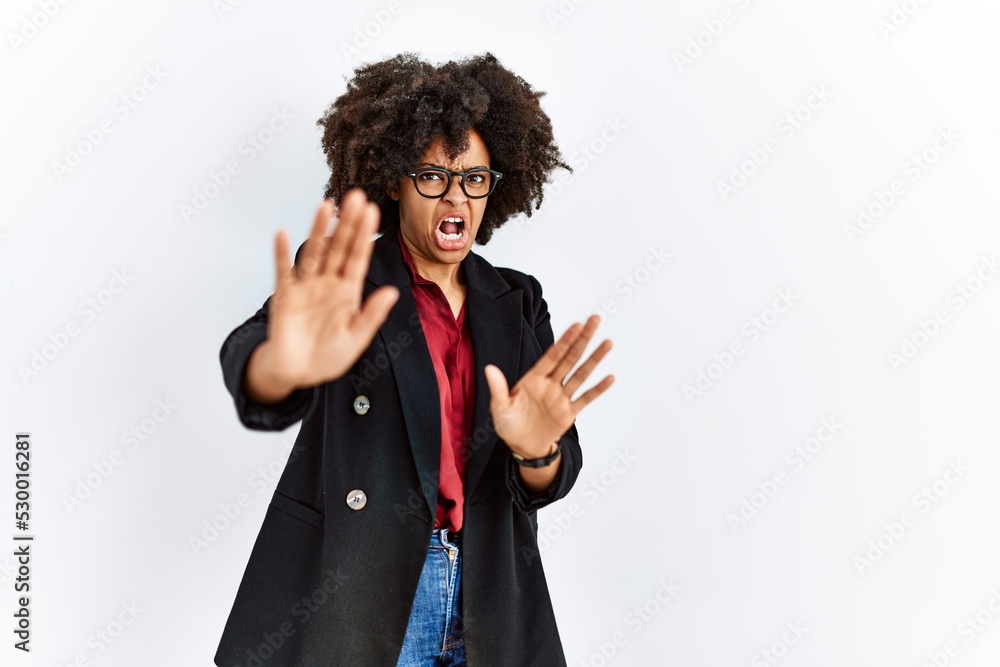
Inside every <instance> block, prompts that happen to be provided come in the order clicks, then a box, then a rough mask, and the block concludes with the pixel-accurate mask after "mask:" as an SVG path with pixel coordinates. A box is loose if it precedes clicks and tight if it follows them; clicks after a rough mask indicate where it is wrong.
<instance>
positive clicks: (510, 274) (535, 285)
mask: <svg viewBox="0 0 1000 667" xmlns="http://www.w3.org/2000/svg"><path fill="white" fill-rule="evenodd" d="M493 268H494V269H495V270H496V272H497V273H498V274H500V277H501V278H503V279H504V282H506V283H507V284H508V285H510V288H511V289H512V290H518V289H519V290H521V291H523V292H525V293H526V295H527V296H529V297H532V298H534V297H535V296H536V295H537V296H538V297H541V294H542V286H541V284H540V283H539V282H538V279H537V278H535V277H534V276H533V275H531V274H528V273H525V272H524V271H518V270H517V269H511V268H508V267H505V266H495V267H493Z"/></svg>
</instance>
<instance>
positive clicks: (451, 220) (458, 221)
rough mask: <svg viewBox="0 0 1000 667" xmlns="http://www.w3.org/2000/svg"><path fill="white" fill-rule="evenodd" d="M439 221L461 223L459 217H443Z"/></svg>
mask: <svg viewBox="0 0 1000 667" xmlns="http://www.w3.org/2000/svg"><path fill="white" fill-rule="evenodd" d="M441 222H457V223H461V222H462V219H461V218H445V219H444V220H442V221H441Z"/></svg>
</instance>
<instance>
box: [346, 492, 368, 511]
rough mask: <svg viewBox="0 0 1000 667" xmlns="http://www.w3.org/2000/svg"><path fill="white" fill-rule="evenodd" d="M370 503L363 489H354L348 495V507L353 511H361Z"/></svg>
mask: <svg viewBox="0 0 1000 667" xmlns="http://www.w3.org/2000/svg"><path fill="white" fill-rule="evenodd" d="M367 502H368V496H366V495H365V492H364V491H362V490H361V489H354V490H353V491H351V492H350V493H348V494H347V506H348V507H350V508H351V509H352V510H359V509H361V508H362V507H364V506H365V503H367Z"/></svg>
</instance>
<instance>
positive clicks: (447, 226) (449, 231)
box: [438, 215, 465, 239]
mask: <svg viewBox="0 0 1000 667" xmlns="http://www.w3.org/2000/svg"><path fill="white" fill-rule="evenodd" d="M464 228H465V220H463V219H462V218H460V217H458V216H457V215H452V216H448V217H447V218H444V219H443V220H442V221H441V222H440V224H438V230H439V231H440V232H441V233H442V234H444V237H445V238H446V239H458V238H460V237H461V236H462V230H463V229H464Z"/></svg>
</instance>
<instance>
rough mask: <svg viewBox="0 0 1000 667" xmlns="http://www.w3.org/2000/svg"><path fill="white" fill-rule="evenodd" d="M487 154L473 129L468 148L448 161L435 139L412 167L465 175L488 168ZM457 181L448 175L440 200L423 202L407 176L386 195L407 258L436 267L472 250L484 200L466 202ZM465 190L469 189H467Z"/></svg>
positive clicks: (457, 258) (484, 146) (425, 199)
mask: <svg viewBox="0 0 1000 667" xmlns="http://www.w3.org/2000/svg"><path fill="white" fill-rule="evenodd" d="M489 166H490V153H489V151H488V150H487V149H486V144H485V143H484V142H483V138H482V137H481V136H480V135H479V133H478V132H476V131H475V130H471V131H470V133H469V148H468V150H466V151H465V152H464V153H462V154H461V155H459V156H457V157H456V158H455V159H454V160H448V158H447V156H446V155H445V151H444V142H443V139H442V137H438V138H436V139H435V140H434V141H432V142H431V144H430V145H429V146H428V147H427V150H426V151H424V154H423V155H422V156H421V158H420V160H419V161H418V163H417V164H415V165H413V167H414V168H415V169H416V168H419V167H443V168H444V169H448V170H450V171H465V170H466V169H471V168H473V167H487V168H488V167H489ZM460 180H461V179H460V178H459V177H458V176H453V177H452V179H451V187H450V188H448V191H447V192H445V194H444V196H443V197H439V198H436V199H430V198H427V197H424V196H423V195H421V194H420V193H419V192H417V188H416V186H415V185H414V183H413V180H412V179H410V178H409V177H408V176H402V177H400V179H399V180H398V181H397V182H396V184H395V187H394V188H390V189H389V196H390V197H392V198H393V199H395V200H396V201H398V202H399V227H400V230H401V231H402V233H403V239H404V241H405V242H406V245H407V248H408V249H409V250H410V253H411V254H412V255H416V256H418V257H420V258H421V259H424V260H427V261H430V262H436V263H439V264H457V263H459V262H461V261H462V260H463V259H464V258H465V256H466V255H467V254H469V251H470V250H471V249H472V242H473V241H474V240H475V238H476V232H477V231H478V230H479V224H480V223H481V222H482V219H483V213H484V212H485V210H486V202H487V200H488V199H489V197H483V198H482V199H469V198H468V197H467V196H466V195H465V193H464V192H463V191H462V187H461V185H460V183H459V181H460ZM467 187H470V191H471V185H468V184H467Z"/></svg>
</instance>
